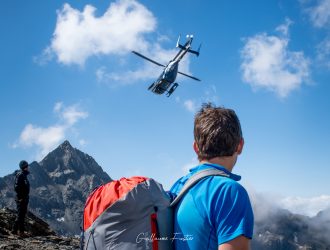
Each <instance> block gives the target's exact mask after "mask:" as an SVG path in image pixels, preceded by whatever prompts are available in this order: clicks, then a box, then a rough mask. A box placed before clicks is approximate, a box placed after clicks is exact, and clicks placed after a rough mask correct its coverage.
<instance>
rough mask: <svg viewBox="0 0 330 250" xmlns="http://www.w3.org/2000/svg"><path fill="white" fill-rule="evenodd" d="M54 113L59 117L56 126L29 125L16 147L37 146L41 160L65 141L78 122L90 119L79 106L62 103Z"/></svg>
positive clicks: (57, 105)
mask: <svg viewBox="0 0 330 250" xmlns="http://www.w3.org/2000/svg"><path fill="white" fill-rule="evenodd" d="M53 111H54V113H55V114H56V115H57V117H58V122H57V123H56V124H54V125H50V126H48V127H41V126H37V125H33V124H27V125H26V126H25V127H24V129H23V131H22V132H21V134H20V136H19V139H18V142H17V143H16V144H15V145H14V147H32V146H37V148H38V153H37V158H38V159H41V158H42V157H44V156H45V155H46V154H47V153H49V152H50V151H51V150H53V149H54V148H55V147H56V146H58V144H59V143H60V142H61V141H63V140H64V139H65V137H66V134H67V133H68V131H69V130H70V129H71V128H73V126H74V125H75V124H76V123H77V122H78V121H80V120H82V119H86V118H87V117H88V113H87V112H85V111H83V110H81V109H80V108H79V106H78V105H77V104H75V105H72V106H68V107H66V106H64V105H63V103H62V102H58V103H56V104H55V106H54V110H53Z"/></svg>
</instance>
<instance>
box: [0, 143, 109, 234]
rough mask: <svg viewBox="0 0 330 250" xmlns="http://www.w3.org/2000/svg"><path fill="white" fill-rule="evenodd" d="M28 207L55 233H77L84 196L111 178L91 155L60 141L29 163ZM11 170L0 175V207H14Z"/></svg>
mask: <svg viewBox="0 0 330 250" xmlns="http://www.w3.org/2000/svg"><path fill="white" fill-rule="evenodd" d="M30 173H31V174H30V175H29V177H28V178H29V180H30V185H31V192H30V204H29V207H30V209H31V210H32V211H33V212H34V213H35V214H36V215H37V216H39V217H41V218H42V219H44V220H46V221H47V222H48V223H49V224H50V225H51V226H52V228H54V229H55V230H56V231H57V232H58V233H63V234H79V232H80V229H79V226H80V224H81V219H82V211H83V208H84V204H85V200H86V198H87V197H88V195H89V194H90V192H91V191H92V190H93V189H94V188H95V187H97V186H99V185H102V184H104V183H107V182H109V181H111V178H110V177H109V175H108V174H107V173H105V172H104V171H103V169H102V168H101V166H99V165H98V163H97V162H96V161H95V160H94V159H93V157H91V156H89V155H88V154H85V153H84V152H82V151H80V150H79V149H76V148H74V147H73V146H71V144H70V142H69V141H64V142H63V143H62V144H61V145H59V146H58V147H57V148H56V149H54V150H53V151H52V152H50V153H49V154H48V155H47V156H46V157H45V158H44V159H43V160H42V161H41V162H39V163H38V162H33V163H31V164H30ZM14 178H15V177H14V174H11V175H7V176H5V177H3V178H0V187H1V189H0V194H1V197H2V196H3V197H4V198H6V199H1V200H0V207H1V206H7V207H11V208H14V207H15V201H14V198H15V197H14V190H13V182H14Z"/></svg>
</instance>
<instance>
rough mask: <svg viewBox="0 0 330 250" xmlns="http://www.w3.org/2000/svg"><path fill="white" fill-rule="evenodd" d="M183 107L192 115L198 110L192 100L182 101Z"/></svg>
mask: <svg viewBox="0 0 330 250" xmlns="http://www.w3.org/2000/svg"><path fill="white" fill-rule="evenodd" d="M183 105H184V107H185V108H186V109H187V110H188V111H190V112H192V113H195V112H196V111H197V109H198V106H197V104H196V103H195V101H193V100H186V101H184V103H183Z"/></svg>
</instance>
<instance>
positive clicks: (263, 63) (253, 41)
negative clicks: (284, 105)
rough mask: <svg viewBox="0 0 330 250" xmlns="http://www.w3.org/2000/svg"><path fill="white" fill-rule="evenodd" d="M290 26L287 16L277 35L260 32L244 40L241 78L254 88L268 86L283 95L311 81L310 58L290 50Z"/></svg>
mask: <svg viewBox="0 0 330 250" xmlns="http://www.w3.org/2000/svg"><path fill="white" fill-rule="evenodd" d="M290 25H291V21H290V20H288V19H287V20H286V23H285V24H282V25H280V26H278V27H277V28H276V31H277V32H278V33H279V35H278V36H275V35H268V34H267V33H261V34H257V35H255V36H252V37H249V38H247V39H245V45H244V47H243V49H242V50H241V59H242V63H241V70H242V73H243V75H242V79H243V81H244V82H246V83H248V84H250V85H251V87H252V88H253V89H259V88H264V89H268V90H270V91H273V92H275V93H276V94H277V95H278V96H279V97H281V98H283V97H286V96H288V94H289V93H290V92H292V91H293V90H295V89H297V88H299V87H300V86H301V85H302V84H303V83H304V82H307V81H308V78H309V75H310V69H309V66H310V61H309V59H308V58H306V57H305V55H304V53H303V52H302V51H297V52H296V51H290V50H289V49H288V44H289V26H290Z"/></svg>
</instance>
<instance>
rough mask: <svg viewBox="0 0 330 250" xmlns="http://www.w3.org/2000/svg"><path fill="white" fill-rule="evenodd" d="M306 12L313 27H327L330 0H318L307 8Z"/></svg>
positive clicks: (329, 18)
mask: <svg viewBox="0 0 330 250" xmlns="http://www.w3.org/2000/svg"><path fill="white" fill-rule="evenodd" d="M307 13H308V14H309V17H310V19H311V21H312V23H313V25H314V26H315V27H318V28H323V27H329V26H328V25H329V24H330V0H319V1H318V3H317V4H316V5H315V6H313V7H310V8H308V9H307Z"/></svg>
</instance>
